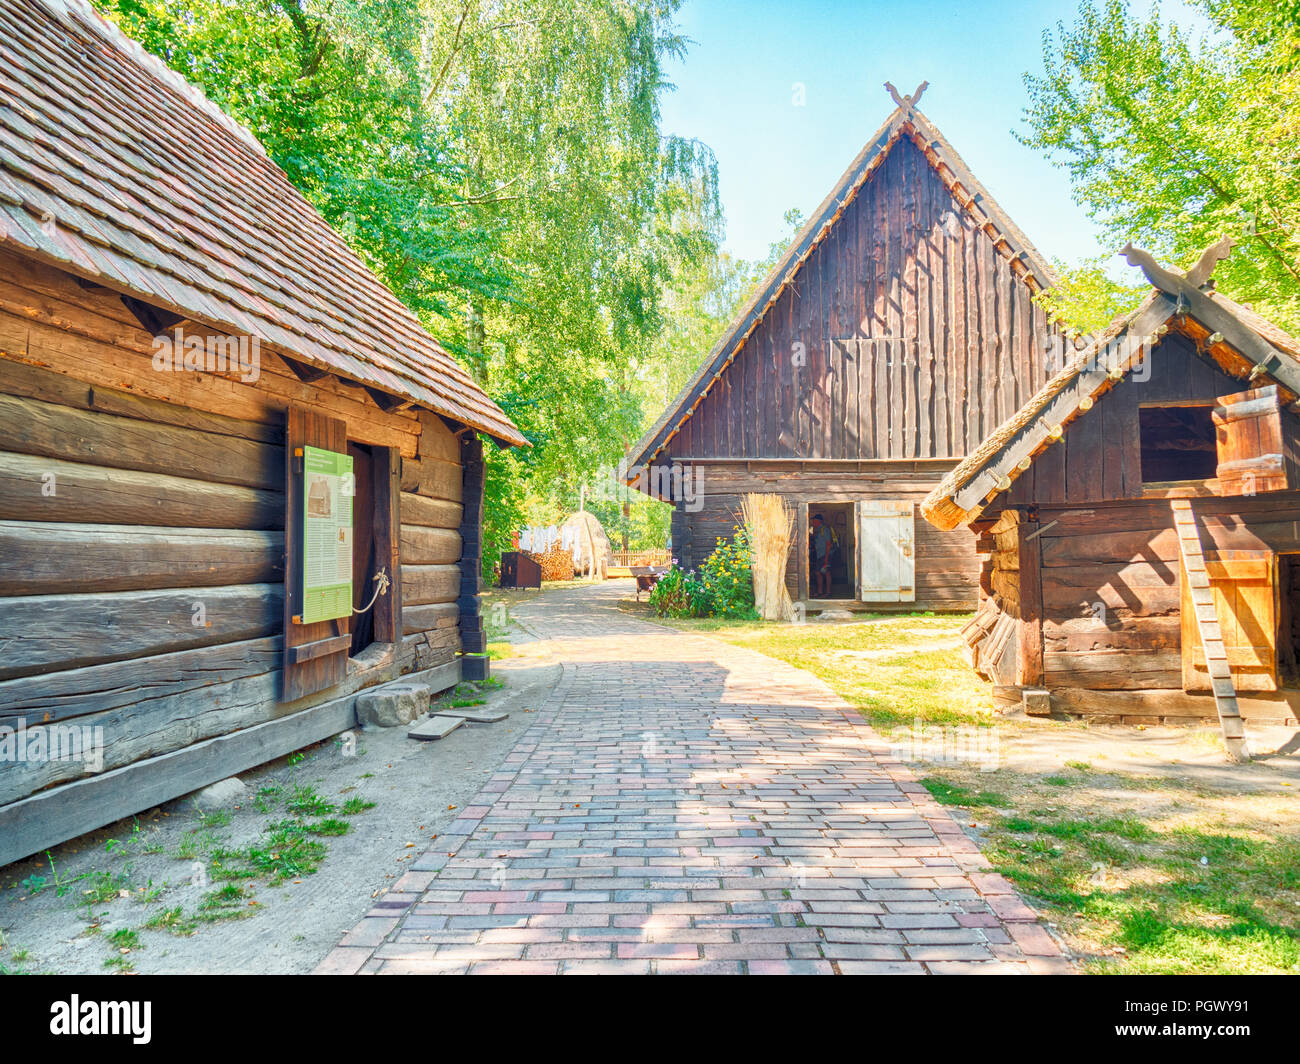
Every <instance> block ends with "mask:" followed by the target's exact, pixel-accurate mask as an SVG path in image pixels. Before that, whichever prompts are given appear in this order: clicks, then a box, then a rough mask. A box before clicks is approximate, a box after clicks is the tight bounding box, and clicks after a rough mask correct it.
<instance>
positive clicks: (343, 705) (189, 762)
mask: <svg viewBox="0 0 1300 1064" xmlns="http://www.w3.org/2000/svg"><path fill="white" fill-rule="evenodd" d="M354 703H355V695H353V694H349V695H347V696H345V697H343V698H336V699H331V700H330V701H327V702H322V703H321V704H319V705H316V706H312V707H311V708H309V709H304V710H302V711H301V712H298V713H293V714H290V715H289V716H286V717H281V718H280V719H278V720H271V721H267V722H265V723H263V724H258V725H256V726H254V727H251V728H245V729H242V730H240V731H237V732H234V733H233V734H230V735H222V736H220V737H217V738H212V739H208V740H206V741H203V742H199V743H194V744H193V745H189V746H186V747H185V748H183V749H180V750H175V751H172V752H170V753H166V754H162V755H159V756H157V757H151V758H147V759H145V760H143V761H137V762H135V763H133V764H129V765H125V766H123V767H121V768H117V769H113V770H111V771H108V772H104V773H102V774H99V775H90V776H87V777H86V778H84V779H81V780H78V781H77V782H75V783H69V784H67V785H65V786H62V787H55V788H51V789H49V790H45V791H42V792H40V793H39V794H35V795H32V796H31V797H29V798H25V799H23V800H22V801H18V802H12V803H10V804H8V805H5V806H2V807H0V865H4V864H8V863H9V862H12V861H16V860H19V859H21V858H23V857H27V856H28V855H30V854H33V853H38V852H40V851H41V850H43V849H46V848H47V847H50V846H55V845H57V844H58V843H60V842H63V841H65V840H67V839H70V838H73V837H75V836H77V835H81V834H84V833H85V832H87V831H93V830H94V829H95V828H99V827H103V826H104V825H105V824H111V823H113V821H115V820H120V819H122V818H123V817H127V816H131V815H132V814H133V813H139V812H142V811H143V810H145V809H150V808H152V807H154V806H156V805H159V804H161V803H162V802H166V801H170V800H171V799H173V798H179V797H180V796H182V795H185V794H189V793H191V792H192V791H195V790H198V789H199V788H200V787H204V786H206V785H207V784H209V783H215V782H216V781H217V780H220V779H225V778H226V777H228V776H233V775H236V774H237V773H240V772H244V771H246V770H248V769H250V768H253V767H254V766H256V765H261V764H264V763H266V762H267V761H271V760H274V759H275V758H277V757H283V756H284V755H286V754H289V753H292V752H293V751H294V750H298V749H301V748H302V747H304V746H307V745H310V744H311V743H315V742H320V741H321V740H322V739H327V738H329V737H330V736H331V735H337V734H338V733H339V732H341V731H346V730H347V729H349V728H351V727H354V726H355V724H356V714H355V711H354V708H353V706H354Z"/></svg>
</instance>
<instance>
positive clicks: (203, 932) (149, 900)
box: [0, 632, 560, 974]
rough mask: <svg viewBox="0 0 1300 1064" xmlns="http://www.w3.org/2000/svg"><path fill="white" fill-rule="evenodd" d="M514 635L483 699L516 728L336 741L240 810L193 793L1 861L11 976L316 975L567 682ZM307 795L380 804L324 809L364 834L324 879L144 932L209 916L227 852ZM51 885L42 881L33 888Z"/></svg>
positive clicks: (370, 734) (355, 836)
mask: <svg viewBox="0 0 1300 1064" xmlns="http://www.w3.org/2000/svg"><path fill="white" fill-rule="evenodd" d="M510 638H511V640H512V641H514V642H517V643H518V644H519V646H518V648H517V652H516V656H515V657H512V658H508V659H506V660H503V661H498V662H494V663H493V675H494V676H495V677H498V678H501V679H503V680H505V683H506V685H505V687H503V688H502V689H500V690H496V691H489V692H485V693H484V694H482V695H480V696H479V697H483V698H485V699H486V702H487V706H486V707H484V708H500V709H504V710H506V711H508V712H509V713H510V716H509V717H508V718H507V719H506V720H504V721H501V722H499V723H497V724H466V725H464V726H462V727H461V728H459V729H458V730H456V731H455V732H453V733H452V734H451V735H449V736H447V737H446V738H445V739H442V740H439V741H437V742H425V743H421V742H416V741H414V740H412V739H408V738H407V736H406V729H405V728H389V729H373V730H370V731H367V732H361V731H359V730H358V731H357V732H355V733H354V736H355V741H350V742H346V743H345V742H341V741H339V740H338V739H335V740H330V741H327V742H324V743H320V744H318V745H316V746H314V747H310V748H308V749H307V750H304V751H300V752H299V754H297V755H294V756H292V757H291V758H288V759H281V760H279V761H275V762H271V763H270V764H267V765H263V766H261V767H260V768H257V769H254V770H253V771H250V772H246V773H244V774H243V775H242V776H241V777H240V778H241V779H242V781H243V782H244V784H245V785H246V788H247V790H246V792H245V794H244V796H243V797H242V798H241V799H239V801H238V805H237V807H234V806H232V807H229V808H228V809H226V810H224V811H219V812H217V813H216V814H215V816H212V815H211V814H210V815H209V818H208V819H207V820H206V821H205V819H204V815H203V813H202V812H201V811H200V810H198V809H196V808H195V806H194V803H193V802H192V801H191V800H189V799H181V800H178V801H175V802H170V803H168V804H167V805H165V806H162V807H160V808H157V809H152V810H149V811H147V812H145V813H142V814H141V815H140V816H138V817H135V818H132V819H130V820H125V821H121V822H119V823H117V824H113V825H110V826H109V827H107V828H105V829H102V830H100V831H96V832H92V833H90V834H88V835H84V836H82V837H80V838H78V839H74V840H71V841H70V842H67V843H64V844H63V845H61V846H59V847H57V848H55V849H54V850H53V851H51V853H50V854H49V855H48V856H47V855H41V856H39V857H36V858H30V859H28V860H25V861H20V862H17V863H15V864H12V865H9V866H8V867H6V868H0V935H3V942H2V944H0V971H6V970H7V971H9V972H57V973H96V972H105V971H114V970H117V971H130V970H134V971H136V972H140V973H285V974H291V973H298V972H309V971H311V970H312V969H313V968H314V967H315V966H316V964H317V963H318V962H319V961H320V959H321V958H322V957H324V956H325V954H326V953H328V952H329V951H330V950H331V949H332V948H333V947H334V946H335V945H336V944H337V943H338V940H339V937H340V936H341V935H342V934H343V933H344V932H346V931H347V930H349V929H350V928H351V927H353V926H354V925H355V924H356V923H357V921H358V920H359V919H361V917H362V916H364V915H365V913H366V911H367V909H368V908H369V907H370V903H371V899H372V898H373V897H374V896H376V895H377V894H379V893H381V892H382V891H383V890H384V889H385V887H387V886H388V885H389V884H391V882H392V881H393V880H394V879H396V878H397V877H399V876H401V875H402V873H403V872H404V871H405V870H406V862H408V861H410V860H411V859H412V858H413V856H414V855H416V854H420V853H423V852H424V849H425V844H426V843H427V842H428V840H429V839H430V837H431V836H434V835H436V834H438V833H439V832H440V830H441V829H442V828H443V827H444V826H445V825H446V824H448V823H449V822H450V821H451V820H453V819H454V818H455V817H456V815H457V814H456V812H455V810H456V808H458V807H460V806H464V805H466V804H467V803H468V802H469V800H470V799H471V798H473V796H474V795H475V794H476V793H477V792H478V790H479V788H480V786H481V784H482V781H483V780H484V779H485V778H486V777H487V776H488V775H490V774H491V773H492V772H493V771H494V770H495V769H496V768H497V766H498V765H499V764H500V763H501V761H502V760H503V759H504V758H505V756H506V754H507V753H509V751H510V749H511V748H512V747H513V746H514V745H515V743H516V742H517V741H518V738H519V736H520V735H521V734H522V733H523V731H524V730H525V729H526V728H527V726H528V725H527V713H528V712H529V711H530V710H531V709H533V708H535V707H536V706H539V705H541V703H542V701H544V699H545V697H546V695H547V693H548V692H549V690H550V689H551V687H552V686H553V685H554V684H555V682H556V681H557V679H558V677H559V673H560V670H559V666H558V665H554V664H551V663H549V662H548V661H547V659H546V655H545V654H544V652H542V648H541V647H540V646H534V647H531V648H530V647H529V646H528V645H527V644H529V643H530V642H532V637H531V636H530V635H529V634H528V633H524V632H520V633H517V634H515V635H513V636H511V637H510ZM299 787H310V788H312V789H313V791H314V793H315V794H317V795H319V796H320V797H321V798H322V799H324V800H326V801H328V802H329V803H331V804H332V805H334V806H338V807H342V805H343V803H344V802H346V801H347V800H349V799H353V798H359V799H361V800H362V801H363V802H373V803H374V806H373V808H369V809H367V810H365V811H364V812H359V813H355V814H354V815H351V816H342V815H341V814H340V813H323V812H322V813H320V814H318V815H321V816H333V817H335V818H337V819H341V820H343V821H345V822H347V823H349V824H350V827H351V830H350V831H349V832H348V833H347V834H344V835H339V836H336V837H322V838H321V839H320V841H321V842H324V843H325V844H326V845H327V847H328V853H327V855H326V856H325V857H324V859H323V860H322V861H321V863H320V864H319V867H318V869H317V870H316V872H315V873H314V874H310V875H301V876H299V877H298V878H295V879H287V880H286V881H285V882H283V883H282V884H280V885H278V886H273V885H271V884H270V883H269V882H268V881H267V878H266V877H265V876H263V877H259V878H257V879H255V880H252V881H250V882H249V885H248V886H247V887H246V897H245V898H243V899H240V900H239V901H238V902H236V903H234V904H233V905H232V906H231V910H230V911H231V912H232V913H237V914H238V918H227V919H222V920H219V921H214V922H202V923H200V924H199V925H198V928H197V931H195V932H194V933H193V934H191V935H179V934H174V933H172V932H170V931H167V930H156V929H147V928H145V927H144V925H145V924H146V923H147V922H149V921H150V920H151V919H153V918H157V916H158V915H159V914H161V913H164V912H166V911H168V910H171V909H174V908H175V907H178V906H179V907H181V908H182V910H183V913H184V915H185V916H186V917H191V916H193V915H195V914H198V913H199V912H200V911H201V910H200V908H199V907H200V905H201V904H202V902H203V899H204V897H205V896H207V895H209V893H210V892H211V891H213V890H214V889H215V888H217V887H220V886H221V885H222V884H221V883H219V882H212V881H209V882H204V879H205V877H207V876H208V873H209V871H210V869H211V867H212V859H213V850H214V849H220V848H225V849H229V850H238V849H240V848H242V847H247V846H249V845H250V844H257V843H258V842H259V840H262V841H264V831H265V829H266V828H267V826H268V825H269V824H272V823H274V822H276V821H282V820H284V819H285V818H286V817H288V816H290V815H291V814H290V812H289V811H288V810H287V808H286V799H287V798H288V796H290V795H291V794H292V793H293V791H294V789H295V788H299ZM259 798H260V801H259ZM227 814H228V816H229V820H228V822H224V823H223V821H225V820H226V816H227ZM39 878H43V879H44V881H45V882H44V884H43V885H39V889H33V888H34V887H37V886H38V883H37V880H38V879H39ZM249 902H254V903H255V904H249ZM132 931H134V932H136V934H137V935H138V944H137V943H136V942H133V941H132V936H131V934H130V932H132ZM115 933H117V935H116V938H115V937H114V935H115ZM123 949H129V952H123Z"/></svg>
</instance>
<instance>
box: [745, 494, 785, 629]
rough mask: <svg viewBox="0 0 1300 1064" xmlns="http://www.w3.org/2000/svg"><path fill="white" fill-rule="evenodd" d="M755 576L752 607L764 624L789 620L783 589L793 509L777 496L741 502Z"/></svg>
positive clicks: (749, 495)
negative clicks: (765, 622)
mask: <svg viewBox="0 0 1300 1064" xmlns="http://www.w3.org/2000/svg"><path fill="white" fill-rule="evenodd" d="M740 509H741V513H742V514H743V515H744V518H745V530H746V531H747V532H748V534H749V549H750V554H751V557H752V562H751V566H750V567H751V569H752V571H753V574H754V608H755V609H756V610H758V614H759V616H760V617H762V618H763V620H765V621H788V620H789V619H790V618H791V617H792V616H793V615H794V604H793V603H792V602H791V601H790V594H789V592H788V591H786V588H785V567H786V561H787V559H788V558H789V557H790V540H791V539H793V538H794V510H793V509H792V508H791V507H789V506H787V505H786V503H785V500H784V499H782V498H781V496H779V495H759V494H756V493H752V492H751V493H750V494H748V495H746V496H745V497H744V499H743V500H741V504H740Z"/></svg>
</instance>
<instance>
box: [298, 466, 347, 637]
mask: <svg viewBox="0 0 1300 1064" xmlns="http://www.w3.org/2000/svg"><path fill="white" fill-rule="evenodd" d="M302 450H303V488H302V496H303V521H302V620H303V623H304V624H311V623H312V622H314V621H328V620H331V619H332V618H334V617H347V616H349V615H350V614H351V613H352V496H353V495H354V494H355V488H354V484H355V481H354V480H353V475H352V456H351V455H347V454H339V453H338V452H336V451H323V450H321V449H320V448H317V447H304V448H303V449H302Z"/></svg>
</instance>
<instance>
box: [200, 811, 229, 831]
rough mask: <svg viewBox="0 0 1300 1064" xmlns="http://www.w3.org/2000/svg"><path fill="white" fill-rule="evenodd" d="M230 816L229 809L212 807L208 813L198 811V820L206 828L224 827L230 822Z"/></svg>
mask: <svg viewBox="0 0 1300 1064" xmlns="http://www.w3.org/2000/svg"><path fill="white" fill-rule="evenodd" d="M231 817H232V814H231V812H230V810H229V809H214V810H213V811H212V812H210V813H200V814H199V822H200V823H201V824H202V825H203V826H204V827H205V828H208V829H213V828H224V827H225V826H226V825H227V824H229V823H230V820H231Z"/></svg>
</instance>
